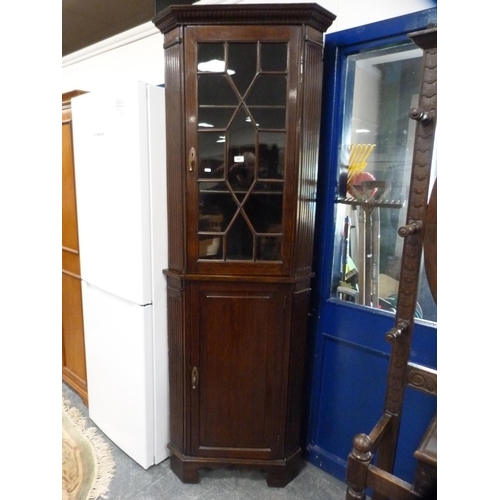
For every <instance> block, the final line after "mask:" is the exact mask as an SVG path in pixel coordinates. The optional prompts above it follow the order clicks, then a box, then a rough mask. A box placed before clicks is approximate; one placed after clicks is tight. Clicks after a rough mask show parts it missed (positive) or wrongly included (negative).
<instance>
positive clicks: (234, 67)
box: [228, 43, 257, 96]
mask: <svg viewBox="0 0 500 500" xmlns="http://www.w3.org/2000/svg"><path fill="white" fill-rule="evenodd" d="M228 73H229V74H230V75H231V79H232V80H233V82H234V84H235V85H236V88H237V89H238V91H239V93H240V95H241V96H244V95H245V92H246V91H247V89H248V87H249V86H250V83H252V80H253V79H254V78H255V75H256V73H257V44H256V43H230V44H228Z"/></svg>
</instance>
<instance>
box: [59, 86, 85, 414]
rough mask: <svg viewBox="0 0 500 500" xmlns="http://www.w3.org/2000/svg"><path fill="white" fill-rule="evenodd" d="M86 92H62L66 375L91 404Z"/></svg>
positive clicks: (63, 318) (64, 344)
mask: <svg viewBox="0 0 500 500" xmlns="http://www.w3.org/2000/svg"><path fill="white" fill-rule="evenodd" d="M84 93H85V92H83V91H81V90H75V91H72V92H67V93H65V94H63V95H62V379H63V381H64V382H66V383H67V384H68V385H69V386H70V387H71V388H72V389H74V390H75V391H76V392H77V393H78V394H79V395H80V397H81V398H82V400H83V402H84V403H85V404H86V405H87V406H88V395H87V371H86V366H85V341H84V329H83V310H82V291H81V283H80V256H79V248H78V219H77V212H76V193H75V175H74V163H73V135H72V126H71V98H73V97H76V96H77V95H80V94H84Z"/></svg>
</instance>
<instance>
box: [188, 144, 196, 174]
mask: <svg viewBox="0 0 500 500" xmlns="http://www.w3.org/2000/svg"><path fill="white" fill-rule="evenodd" d="M195 170H196V149H194V148H191V149H190V150H189V171H190V172H191V173H193V172H194V171H195Z"/></svg>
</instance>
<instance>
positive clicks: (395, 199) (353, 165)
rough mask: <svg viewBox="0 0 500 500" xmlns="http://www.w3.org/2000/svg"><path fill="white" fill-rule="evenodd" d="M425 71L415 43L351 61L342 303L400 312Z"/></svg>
mask: <svg viewBox="0 0 500 500" xmlns="http://www.w3.org/2000/svg"><path fill="white" fill-rule="evenodd" d="M421 70H422V51H421V49H418V48H416V47H415V46H414V45H413V44H407V45H403V46H398V47H391V48H386V49H380V50H375V51H369V52H361V53H358V54H355V55H351V56H349V57H348V62H347V78H346V82H347V83H346V91H345V92H346V95H345V102H346V103H347V105H346V109H345V115H344V116H345V118H344V124H343V136H342V145H341V153H340V155H339V163H340V164H339V171H340V179H339V191H340V194H341V196H340V198H339V199H338V203H337V205H336V228H337V240H336V241H337V243H336V245H335V248H336V250H335V253H336V255H335V257H334V262H335V263H338V264H337V266H338V267H336V270H335V271H334V275H333V283H332V284H333V289H334V294H335V296H336V297H338V298H340V299H343V300H348V301H351V302H355V303H357V304H361V305H366V306H370V307H376V308H380V309H384V310H387V311H392V312H395V311H396V305H397V294H398V289H399V275H400V266H401V255H402V248H403V239H402V238H401V237H399V236H398V234H397V231H398V228H399V227H401V226H403V225H405V223H406V214H407V200H408V193H409V185H410V178H411V168H412V159H413V145H414V139H415V126H416V125H415V122H414V121H413V120H411V119H410V118H409V116H408V113H409V110H410V109H411V108H412V107H415V106H416V105H417V104H418V96H419V91H420V81H421ZM370 200H372V201H377V203H376V204H375V205H374V204H373V203H371V202H370ZM431 309H433V308H432V307H431ZM431 309H429V310H427V311H425V310H422V308H421V307H420V304H419V305H418V306H417V315H419V314H420V315H421V317H423V318H424V319H432V317H433V314H434V311H432V310H431ZM418 311H421V312H420V313H419V312H418Z"/></svg>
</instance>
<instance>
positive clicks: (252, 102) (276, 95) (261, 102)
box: [246, 75, 286, 106]
mask: <svg viewBox="0 0 500 500" xmlns="http://www.w3.org/2000/svg"><path fill="white" fill-rule="evenodd" d="M246 102H247V104H248V105H249V106H284V105H285V104H286V77H285V75H260V76H259V77H258V78H257V80H256V81H255V83H254V84H253V86H252V88H251V90H250V94H249V95H248V98H247V100H246Z"/></svg>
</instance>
